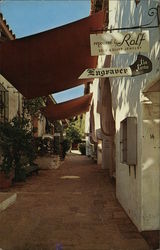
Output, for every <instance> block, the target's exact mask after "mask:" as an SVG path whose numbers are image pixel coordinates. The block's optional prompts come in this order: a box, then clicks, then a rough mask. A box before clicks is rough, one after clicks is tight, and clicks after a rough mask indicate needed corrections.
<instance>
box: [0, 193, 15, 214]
mask: <svg viewBox="0 0 160 250" xmlns="http://www.w3.org/2000/svg"><path fill="white" fill-rule="evenodd" d="M16 199H17V194H16V193H3V192H0V212H2V211H4V210H5V209H7V208H8V207H10V206H11V205H12V204H14V203H15V201H16Z"/></svg>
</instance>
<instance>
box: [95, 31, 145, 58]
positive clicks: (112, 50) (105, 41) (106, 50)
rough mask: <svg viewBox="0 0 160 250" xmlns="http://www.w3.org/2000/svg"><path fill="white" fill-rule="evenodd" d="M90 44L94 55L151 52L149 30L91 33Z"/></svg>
mask: <svg viewBox="0 0 160 250" xmlns="http://www.w3.org/2000/svg"><path fill="white" fill-rule="evenodd" d="M90 44H91V55H92V56H97V55H115V54H129V53H133V52H149V31H148V30H146V31H141V32H112V33H110V32H104V33H101V34H91V35H90Z"/></svg>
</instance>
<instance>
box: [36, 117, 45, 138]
mask: <svg viewBox="0 0 160 250" xmlns="http://www.w3.org/2000/svg"><path fill="white" fill-rule="evenodd" d="M45 128H46V118H45V117H44V116H43V115H42V114H40V115H39V117H38V131H37V132H38V137H42V136H43V135H44V134H45V133H46V131H45V130H46V129H45Z"/></svg>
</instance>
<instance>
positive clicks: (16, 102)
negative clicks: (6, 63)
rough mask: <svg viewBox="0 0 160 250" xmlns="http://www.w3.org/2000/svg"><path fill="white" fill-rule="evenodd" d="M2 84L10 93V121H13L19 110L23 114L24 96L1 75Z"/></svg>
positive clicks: (0, 81)
mask: <svg viewBox="0 0 160 250" xmlns="http://www.w3.org/2000/svg"><path fill="white" fill-rule="evenodd" d="M0 83H1V84H2V85H3V87H4V88H5V89H6V90H7V91H8V93H9V104H8V105H9V120H12V119H13V118H14V117H15V116H16V115H17V112H18V110H19V111H20V113H22V95H21V94H20V93H19V92H18V91H17V90H16V89H15V88H14V87H13V85H12V84H10V83H9V82H8V81H7V80H6V79H5V78H4V77H3V76H2V75H0Z"/></svg>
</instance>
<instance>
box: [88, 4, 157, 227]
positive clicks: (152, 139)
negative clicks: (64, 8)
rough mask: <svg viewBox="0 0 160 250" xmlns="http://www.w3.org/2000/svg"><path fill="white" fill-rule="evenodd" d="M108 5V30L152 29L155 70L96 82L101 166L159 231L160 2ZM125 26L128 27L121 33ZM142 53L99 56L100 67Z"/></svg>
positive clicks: (132, 210) (133, 209)
mask: <svg viewBox="0 0 160 250" xmlns="http://www.w3.org/2000/svg"><path fill="white" fill-rule="evenodd" d="M108 3H109V7H108V8H109V9H108V15H109V23H108V29H111V30H112V31H111V32H112V34H113V35H114V32H117V31H118V32H124V31H138V32H139V31H143V30H148V31H149V47H150V48H149V51H148V52H143V53H141V54H142V55H144V56H146V57H148V58H149V59H150V61H151V62H152V71H151V72H149V73H147V74H143V75H139V76H135V77H116V78H115V77H114V78H110V79H107V78H106V79H105V78H103V79H100V80H98V83H97V79H95V80H94V82H96V84H97V85H98V88H99V90H98V91H99V94H97V95H98V96H99V100H100V103H101V105H100V106H101V109H100V129H101V135H102V145H103V147H102V167H103V168H104V166H105V168H108V169H109V170H110V175H111V176H116V195H117V198H118V200H119V202H120V203H121V205H122V206H123V208H124V209H125V211H126V213H127V214H128V216H129V217H130V218H131V220H132V221H133V222H134V224H135V225H136V226H137V228H138V229H139V230H140V231H146V230H158V229H160V27H157V26H158V19H157V12H158V11H157V6H158V5H160V1H159V0H140V1H136V0H135V1H134V0H132V1H128V0H109V1H108ZM141 26H145V27H141ZM151 26H152V27H151ZM125 27H126V28H129V30H123V31H122V30H121V28H125ZM132 27H137V29H135V28H133V29H132ZM138 27H140V28H138ZM114 29H117V30H116V31H115V30H114ZM138 54H139V53H138V52H137V53H136V52H135V53H128V54H123V55H122V54H121V55H111V56H107V55H106V56H105V55H102V56H99V60H98V65H97V68H103V67H108V62H109V61H110V67H122V68H123V67H129V65H132V64H133V63H134V62H135V61H136V59H137V56H138ZM93 85H94V83H93ZM96 91H97V90H95V92H96ZM96 93H97V92H96ZM105 93H106V97H105ZM105 111H106V112H105Z"/></svg>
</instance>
